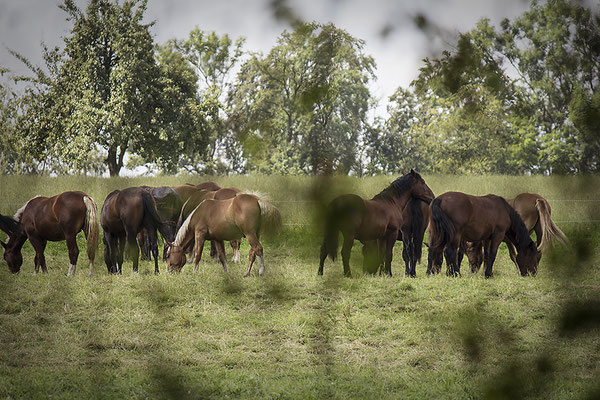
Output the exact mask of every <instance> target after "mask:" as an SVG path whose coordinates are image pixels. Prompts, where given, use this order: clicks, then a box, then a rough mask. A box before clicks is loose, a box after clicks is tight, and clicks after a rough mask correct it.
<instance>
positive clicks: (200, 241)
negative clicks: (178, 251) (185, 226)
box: [194, 232, 206, 272]
mask: <svg viewBox="0 0 600 400" xmlns="http://www.w3.org/2000/svg"><path fill="white" fill-rule="evenodd" d="M205 240H206V235H205V233H204V232H196V237H195V242H196V244H195V245H194V272H198V263H200V260H201V259H202V250H204V241H205Z"/></svg>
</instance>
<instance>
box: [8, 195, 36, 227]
mask: <svg viewBox="0 0 600 400" xmlns="http://www.w3.org/2000/svg"><path fill="white" fill-rule="evenodd" d="M38 197H40V196H39V195H38V196H35V197H33V198H31V199H29V200H28V201H27V203H25V204H23V207H21V208H19V209H18V210H17V212H16V213H15V215H14V217H13V218H14V219H15V221H18V222H21V218H23V213H24V212H25V207H27V204H29V202H30V201H31V200H33V199H37V198H38Z"/></svg>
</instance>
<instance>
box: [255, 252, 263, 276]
mask: <svg viewBox="0 0 600 400" xmlns="http://www.w3.org/2000/svg"><path fill="white" fill-rule="evenodd" d="M256 258H258V276H263V274H264V273H265V259H264V257H261V256H256Z"/></svg>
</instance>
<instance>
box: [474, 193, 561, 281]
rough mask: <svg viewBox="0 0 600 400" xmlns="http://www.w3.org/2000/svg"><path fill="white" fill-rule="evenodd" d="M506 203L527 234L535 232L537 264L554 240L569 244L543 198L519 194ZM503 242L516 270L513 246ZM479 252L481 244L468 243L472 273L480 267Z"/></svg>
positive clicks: (480, 258) (531, 194) (535, 195)
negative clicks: (520, 220) (517, 217)
mask: <svg viewBox="0 0 600 400" xmlns="http://www.w3.org/2000/svg"><path fill="white" fill-rule="evenodd" d="M507 202H508V204H510V205H511V206H512V207H513V208H514V209H515V210H516V211H517V213H519V215H520V216H521V218H522V219H523V222H524V223H525V227H526V228H527V230H528V231H529V234H530V235H531V233H533V232H535V236H536V245H537V249H538V255H537V264H539V261H540V258H541V256H542V253H543V252H544V251H546V250H548V249H549V248H551V247H552V244H553V241H554V240H556V241H558V242H560V243H562V244H564V245H567V244H568V243H569V240H568V239H567V237H566V236H565V234H564V233H563V232H562V231H561V230H560V228H559V227H558V226H556V224H555V223H554V221H552V209H551V208H550V204H548V201H547V200H546V199H545V198H544V197H542V196H540V195H539V194H534V193H521V194H519V195H518V196H516V197H515V198H514V199H509V200H507ZM504 242H505V243H506V245H507V247H508V252H509V255H510V259H511V260H512V261H513V263H515V265H516V266H517V268H518V265H517V259H516V252H515V248H514V246H513V245H512V243H511V242H510V240H507V239H505V240H504ZM481 252H482V245H481V243H469V245H468V246H467V257H468V258H469V265H470V266H471V271H473V272H477V271H479V268H480V267H481V263H482V259H483V257H482V255H481Z"/></svg>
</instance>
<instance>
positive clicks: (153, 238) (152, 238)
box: [146, 228, 160, 274]
mask: <svg viewBox="0 0 600 400" xmlns="http://www.w3.org/2000/svg"><path fill="white" fill-rule="evenodd" d="M146 233H147V235H148V236H147V237H148V239H147V243H148V247H149V248H150V250H151V251H152V257H154V273H155V274H159V273H160V270H159V269H158V234H157V233H156V229H154V228H147V229H146ZM152 257H148V261H150V260H152Z"/></svg>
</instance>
